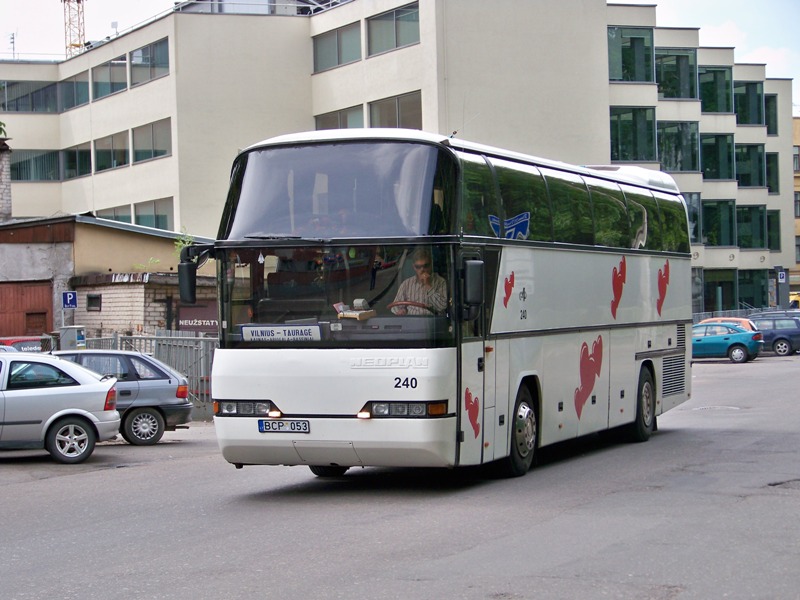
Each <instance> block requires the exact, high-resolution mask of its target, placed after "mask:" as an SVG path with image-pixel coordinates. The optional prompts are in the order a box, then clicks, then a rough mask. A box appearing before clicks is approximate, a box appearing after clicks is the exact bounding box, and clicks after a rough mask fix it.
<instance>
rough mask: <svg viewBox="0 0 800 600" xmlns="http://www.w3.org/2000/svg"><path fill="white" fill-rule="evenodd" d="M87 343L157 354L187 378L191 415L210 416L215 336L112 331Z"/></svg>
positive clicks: (195, 417)
mask: <svg viewBox="0 0 800 600" xmlns="http://www.w3.org/2000/svg"><path fill="white" fill-rule="evenodd" d="M176 333H178V335H176ZM86 347H87V348H91V349H97V350H135V351H137V352H143V353H145V354H149V355H151V356H153V357H154V358H157V359H158V360H160V361H162V362H164V363H166V364H168V365H169V366H170V367H172V368H173V369H175V370H176V371H178V372H179V373H182V374H183V375H185V376H186V379H188V380H189V394H190V396H191V399H192V403H193V404H194V412H193V413H192V418H193V419H194V420H196V421H206V420H210V419H211V417H212V416H213V408H212V405H211V363H212V362H213V360H214V350H216V349H217V347H219V341H218V340H217V339H216V338H206V337H188V336H185V335H180V334H179V332H174V331H164V332H159V333H158V334H157V335H153V336H148V335H118V334H115V335H113V336H111V337H103V338H88V339H87V340H86Z"/></svg>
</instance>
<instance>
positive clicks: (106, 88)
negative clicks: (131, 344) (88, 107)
mask: <svg viewBox="0 0 800 600" xmlns="http://www.w3.org/2000/svg"><path fill="white" fill-rule="evenodd" d="M127 87H128V75H127V61H126V58H125V55H124V54H123V55H122V56H118V57H117V58H115V59H113V60H110V61H108V62H107V63H103V64H102V65H98V66H96V67H94V68H93V69H92V99H93V100H98V99H100V98H103V97H104V96H108V95H109V94H114V93H116V92H120V91H122V90H124V89H127Z"/></svg>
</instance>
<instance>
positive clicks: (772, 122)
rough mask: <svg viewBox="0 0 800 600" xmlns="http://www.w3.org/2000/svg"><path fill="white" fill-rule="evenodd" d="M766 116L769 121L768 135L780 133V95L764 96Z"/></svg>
mask: <svg viewBox="0 0 800 600" xmlns="http://www.w3.org/2000/svg"><path fill="white" fill-rule="evenodd" d="M764 118H765V120H766V122H767V135H778V96H777V95H775V94H767V95H766V96H764Z"/></svg>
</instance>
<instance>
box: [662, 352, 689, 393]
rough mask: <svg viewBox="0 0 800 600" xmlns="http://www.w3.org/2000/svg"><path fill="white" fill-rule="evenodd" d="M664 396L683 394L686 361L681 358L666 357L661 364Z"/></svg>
mask: <svg viewBox="0 0 800 600" xmlns="http://www.w3.org/2000/svg"><path fill="white" fill-rule="evenodd" d="M663 369H664V373H663V376H664V378H663V382H664V396H672V395H674V394H683V393H684V392H685V391H686V390H685V384H684V377H685V374H686V360H685V357H684V356H683V355H681V356H668V357H666V358H664V364H663Z"/></svg>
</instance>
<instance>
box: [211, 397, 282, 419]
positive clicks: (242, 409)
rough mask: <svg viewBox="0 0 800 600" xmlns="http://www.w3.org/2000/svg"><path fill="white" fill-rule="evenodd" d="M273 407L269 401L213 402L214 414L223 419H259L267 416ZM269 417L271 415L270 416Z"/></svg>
mask: <svg viewBox="0 0 800 600" xmlns="http://www.w3.org/2000/svg"><path fill="white" fill-rule="evenodd" d="M274 410H275V407H274V406H273V404H272V402H269V401H266V400H265V401H259V402H252V401H244V400H215V401H214V414H215V415H217V416H225V417H256V416H258V417H261V416H265V415H269V414H270V412H273V411H274ZM270 416H271V415H270Z"/></svg>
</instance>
